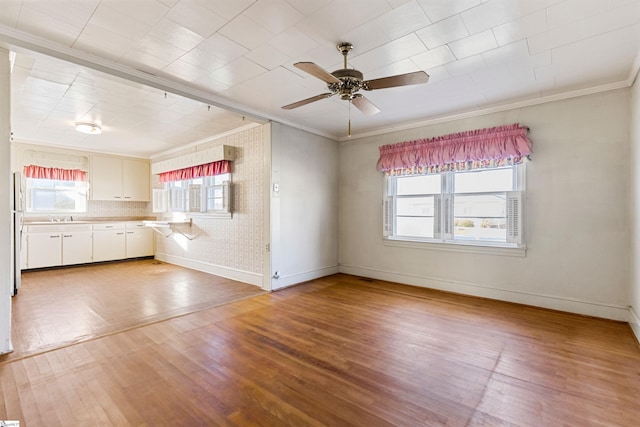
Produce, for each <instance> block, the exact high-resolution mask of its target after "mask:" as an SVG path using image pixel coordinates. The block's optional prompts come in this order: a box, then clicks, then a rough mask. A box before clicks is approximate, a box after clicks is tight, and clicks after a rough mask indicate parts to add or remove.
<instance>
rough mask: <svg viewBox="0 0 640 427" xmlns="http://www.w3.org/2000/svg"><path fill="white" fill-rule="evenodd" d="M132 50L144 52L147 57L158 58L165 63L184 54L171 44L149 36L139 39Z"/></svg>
mask: <svg viewBox="0 0 640 427" xmlns="http://www.w3.org/2000/svg"><path fill="white" fill-rule="evenodd" d="M134 49H135V50H137V51H139V52H144V53H145V54H147V55H153V56H155V57H157V58H160V59H162V60H163V61H165V62H166V63H170V62H173V61H175V60H176V59H178V58H180V57H181V56H182V55H184V54H185V53H186V51H185V50H183V49H180V48H179V47H176V46H174V45H172V44H167V43H166V42H165V41H164V40H161V39H158V38H156V37H152V36H150V35H147V36H145V37H143V38H142V39H140V41H139V42H138V43H137V44H136V45H135V46H134Z"/></svg>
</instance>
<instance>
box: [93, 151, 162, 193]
mask: <svg viewBox="0 0 640 427" xmlns="http://www.w3.org/2000/svg"><path fill="white" fill-rule="evenodd" d="M90 184H91V185H90V188H91V199H92V200H120V201H135V202H148V201H150V200H151V196H150V187H151V186H150V169H149V161H148V160H142V159H132V158H122V157H111V156H102V155H93V156H92V158H91V182H90Z"/></svg>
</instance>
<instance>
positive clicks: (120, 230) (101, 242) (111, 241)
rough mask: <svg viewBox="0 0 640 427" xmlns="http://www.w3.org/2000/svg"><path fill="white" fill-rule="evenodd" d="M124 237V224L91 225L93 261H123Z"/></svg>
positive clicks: (124, 256) (125, 254) (125, 253)
mask: <svg viewBox="0 0 640 427" xmlns="http://www.w3.org/2000/svg"><path fill="white" fill-rule="evenodd" d="M125 239H126V237H125V229H124V223H112V224H94V225H93V261H94V262H98V261H113V260H117V259H125V258H126V257H127V252H126V240H125Z"/></svg>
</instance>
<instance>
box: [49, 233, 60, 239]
mask: <svg viewBox="0 0 640 427" xmlns="http://www.w3.org/2000/svg"><path fill="white" fill-rule="evenodd" d="M58 237H60V235H59V234H56V235H55V236H49V238H51V239H57V238H58Z"/></svg>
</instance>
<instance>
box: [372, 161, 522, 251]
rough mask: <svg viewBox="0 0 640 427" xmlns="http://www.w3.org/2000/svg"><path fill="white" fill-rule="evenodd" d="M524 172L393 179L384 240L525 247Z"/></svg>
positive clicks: (490, 171) (492, 171) (511, 169)
mask: <svg viewBox="0 0 640 427" xmlns="http://www.w3.org/2000/svg"><path fill="white" fill-rule="evenodd" d="M523 168H524V166H523V165H513V166H506V167H499V168H490V169H476V170H472V171H465V172H442V173H439V174H430V175H405V176H387V178H386V179H387V181H386V198H385V201H384V222H385V223H384V235H385V237H386V238H388V239H393V240H413V241H425V242H442V243H466V244H476V245H478V244H479V245H486V246H513V247H521V246H523V244H524V241H523V239H522V237H523V236H522V234H523V233H522V222H521V221H522V207H523V206H522V191H521V190H522V189H523V188H524V182H523V176H524V173H523Z"/></svg>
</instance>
